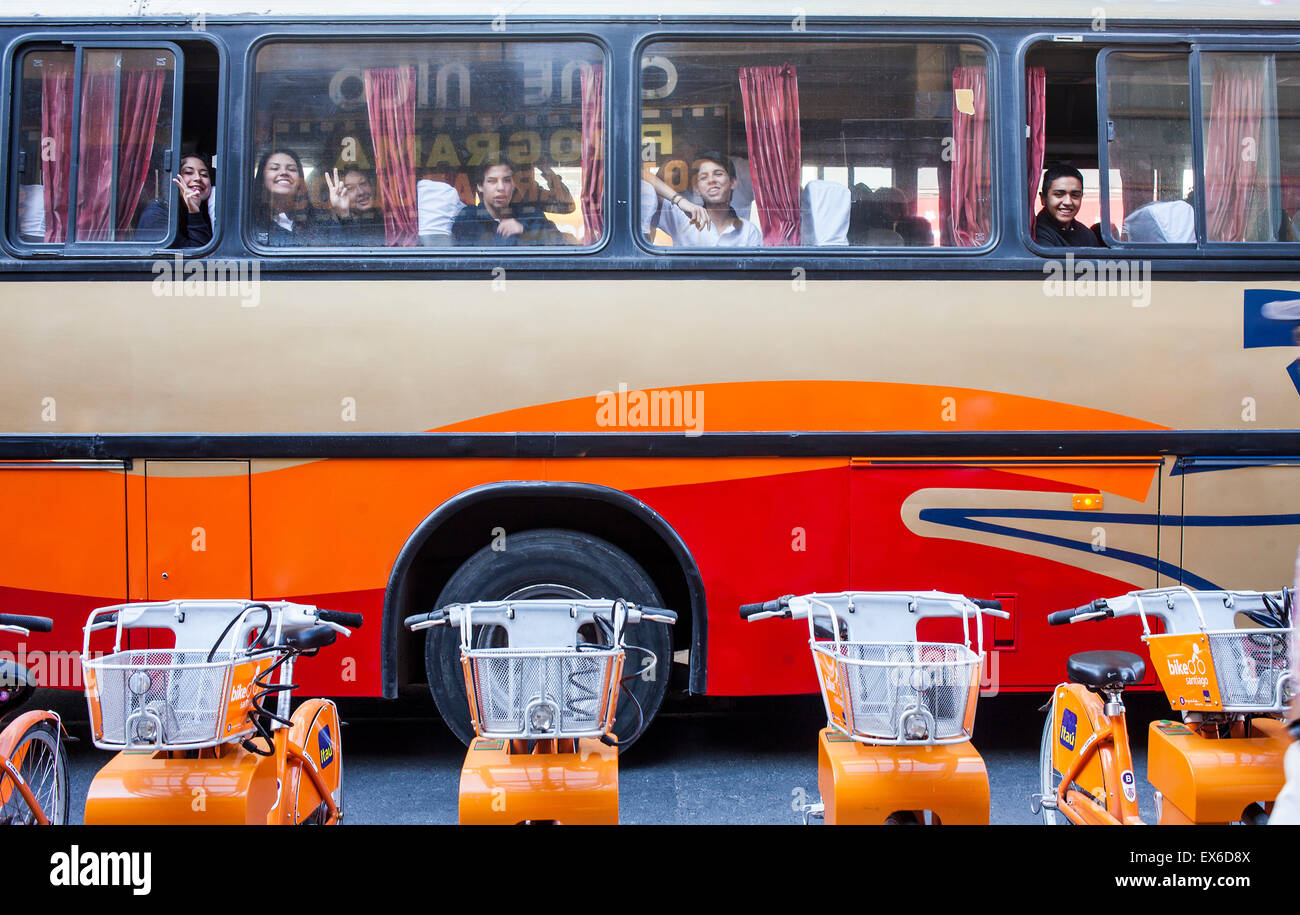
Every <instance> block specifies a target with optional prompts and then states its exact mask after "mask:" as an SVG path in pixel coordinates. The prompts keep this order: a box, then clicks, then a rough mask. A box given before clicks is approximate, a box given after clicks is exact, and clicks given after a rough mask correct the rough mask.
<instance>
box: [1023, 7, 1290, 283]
mask: <svg viewBox="0 0 1300 915" xmlns="http://www.w3.org/2000/svg"><path fill="white" fill-rule="evenodd" d="M1066 41H1068V42H1070V43H1071V44H1082V45H1083V46H1084V47H1090V48H1094V49H1095V50H1096V52H1097V60H1096V65H1095V70H1094V72H1095V74H1096V80H1097V86H1096V92H1097V125H1096V130H1097V159H1098V169H1097V173H1098V183H1099V186H1098V193H1099V195H1100V202H1101V207H1102V209H1101V213H1102V217H1101V218H1102V230H1103V232H1104V234H1105V238H1104V239H1103V241H1104V242H1105V244H1106V247H1101V248H1068V249H1062V248H1058V247H1048V246H1046V245H1041V244H1039V243H1038V242H1037V241H1035V240H1034V238H1033V235H1032V234H1031V232H1030V219H1031V214H1026V213H1023V212H1022V213H1021V214H1020V216H1019V217H1018V219H1017V230H1018V232H1019V234H1020V237H1021V242H1022V243H1023V244H1024V246H1025V249H1026V250H1027V251H1029V252H1030V253H1031V254H1034V255H1036V256H1038V257H1039V258H1040V259H1048V260H1050V259H1054V258H1060V257H1061V256H1062V252H1063V251H1066V250H1068V251H1070V252H1072V253H1073V254H1074V257H1075V259H1076V260H1079V259H1107V258H1129V259H1150V260H1156V261H1160V260H1183V261H1210V260H1217V261H1221V262H1222V261H1234V260H1235V261H1245V260H1274V259H1295V258H1296V257H1297V256H1298V255H1300V242H1280V241H1268V242H1262V241H1256V242H1221V241H1219V242H1216V241H1209V240H1208V239H1207V237H1206V233H1207V231H1208V229H1207V222H1206V213H1205V205H1206V199H1205V191H1204V185H1205V151H1204V123H1203V117H1202V111H1203V107H1202V105H1203V100H1202V88H1201V58H1200V55H1201V53H1203V52H1207V53H1208V52H1225V51H1227V52H1232V51H1235V52H1241V53H1252V52H1253V53H1275V54H1284V53H1291V54H1300V39H1295V38H1287V37H1281V36H1276V35H1245V36H1233V35H1205V36H1188V35H1175V34H1170V33H1167V32H1163V33H1151V32H1113V33H1111V32H1099V33H1069V34H1065V33H1062V32H1037V33H1033V34H1030V35H1026V36H1025V37H1024V39H1023V40H1022V41H1021V43H1020V46H1019V49H1018V51H1017V53H1016V62H1015V71H1016V73H1017V74H1018V76H1019V80H1018V82H1019V86H1018V87H1017V89H1016V99H1017V104H1016V109H1017V114H1018V118H1019V120H1018V121H1017V123H1028V99H1027V97H1026V89H1025V73H1026V68H1027V67H1028V63H1027V60H1028V55H1029V52H1030V51H1032V50H1034V49H1036V48H1039V47H1042V46H1050V45H1051V44H1052V43H1053V42H1066ZM1114 51H1157V52H1173V51H1183V52H1185V53H1187V55H1188V80H1189V105H1190V106H1191V108H1192V110H1191V112H1190V116H1191V131H1192V133H1191V136H1192V158H1193V166H1194V167H1193V176H1192V180H1193V187H1194V189H1195V201H1196V202H1195V204H1194V209H1195V213H1196V241H1195V242H1194V243H1179V244H1153V243H1134V242H1121V241H1119V240H1118V239H1113V238H1111V236H1110V231H1109V229H1110V224H1109V221H1108V220H1109V215H1110V212H1109V211H1110V199H1109V194H1108V191H1109V186H1110V176H1109V172H1108V170H1107V168H1108V166H1109V162H1110V156H1109V150H1107V149H1106V148H1105V147H1106V139H1105V138H1106V113H1107V112H1106V105H1105V100H1106V85H1105V70H1104V67H1103V58H1104V57H1106V56H1107V55H1108V54H1109V53H1111V52H1114ZM1049 76H1050V71H1049ZM1014 146H1015V158H1016V161H1017V162H1018V163H1019V166H1020V168H1019V170H1020V172H1021V173H1022V174H1027V171H1028V169H1027V165H1028V161H1027V160H1028V150H1027V148H1026V144H1025V142H1024V141H1023V139H1022V138H1019V137H1017V138H1016V140H1015V142H1014Z"/></svg>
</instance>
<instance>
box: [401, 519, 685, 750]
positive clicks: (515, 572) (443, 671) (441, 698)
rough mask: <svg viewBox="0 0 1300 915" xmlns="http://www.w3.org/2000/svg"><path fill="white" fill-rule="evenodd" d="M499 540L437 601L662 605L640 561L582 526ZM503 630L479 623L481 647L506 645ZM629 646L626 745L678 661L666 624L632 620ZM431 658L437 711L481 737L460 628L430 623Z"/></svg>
mask: <svg viewBox="0 0 1300 915" xmlns="http://www.w3.org/2000/svg"><path fill="white" fill-rule="evenodd" d="M493 546H497V544H495V543H494V544H492V545H489V546H485V547H484V548H483V549H481V550H479V551H478V552H477V553H475V554H474V555H473V556H471V557H470V558H469V559H467V560H465V562H464V564H463V565H461V567H460V568H459V569H457V570H456V572H455V573H454V574H453V575H452V576H451V578H450V579H448V581H447V584H446V586H445V587H443V589H442V592H441V593H440V594H439V595H438V600H437V606H438V607H445V606H447V605H448V604H457V603H469V602H471V601H485V600H507V599H514V600H527V599H540V598H548V597H549V598H574V599H584V598H593V599H604V598H616V597H622V598H624V599H626V600H629V601H632V602H634V603H638V604H647V605H649V606H652V607H659V606H663V604H662V600H663V598H662V597H661V596H660V594H659V589H658V588H656V587H655V584H654V582H653V581H652V580H651V578H650V576H649V575H647V574H646V572H645V570H644V569H643V568H641V566H640V565H639V564H638V563H637V562H636V560H634V559H633V558H632V557H631V556H629V555H628V554H627V553H625V552H623V551H622V550H620V549H619V548H618V547H616V546H614V545H613V544H612V543H609V542H608V541H606V540H602V539H600V538H599V537H593V536H591V535H590V534H584V533H582V532H580V531H571V530H561V529H544V530H533V531H522V532H521V533H518V534H510V535H508V536H507V537H506V538H505V543H504V544H503V546H504V549H502V548H498V549H493ZM502 635H503V633H502V632H501V631H499V630H496V629H494V627H486V626H485V627H482V628H480V627H477V626H476V627H475V632H474V633H473V635H472V638H473V641H474V644H475V645H476V646H478V647H485V648H486V647H492V646H495V645H501V644H503V641H502V638H501V637H502ZM627 645H628V650H627V659H626V661H625V662H624V665H623V677H624V683H623V689H622V690H621V691H620V693H619V698H618V714H617V716H616V717H615V719H614V733H615V734H616V735H617V736H618V739H619V748H620V750H621V749H625V748H626V747H628V746H630V745H631V744H632V743H633V742H634V741H635V739H636V737H637V736H639V733H638V732H639V731H643V730H644V728H645V726H646V725H648V724H649V723H650V720H651V719H652V718H654V716H655V713H656V712H658V711H659V706H660V705H661V704H662V703H663V699H664V695H665V693H667V691H668V679H669V672H670V670H671V668H672V663H673V656H672V636H671V633H670V631H669V628H668V626H667V625H665V624H663V623H640V624H638V625H636V626H629V627H628V629H627ZM634 646H635V647H634ZM637 648H641V649H645V650H644V651H638V650H637ZM646 651H649V652H653V654H654V656H655V658H656V662H655V665H654V667H653V668H650V667H649V666H648V664H647V660H648V655H647V654H646ZM424 664H425V672H426V674H427V676H428V679H429V690H430V691H431V692H432V693H433V701H434V702H435V703H436V704H437V706H438V713H439V714H440V715H441V716H442V719H443V721H445V722H446V723H447V726H448V727H449V728H451V730H452V732H453V733H454V734H455V735H456V736H457V737H459V738H460V739H461V741H462V742H463V743H465V744H468V743H469V742H470V740H472V739H473V737H474V726H473V724H472V723H471V721H470V716H469V699H468V698H467V696H466V693H465V678H464V673H463V672H462V669H461V664H460V633H459V631H458V630H456V629H453V628H451V627H449V626H435V627H433V628H432V629H429V630H428V633H427V635H426V640H425V646H424Z"/></svg>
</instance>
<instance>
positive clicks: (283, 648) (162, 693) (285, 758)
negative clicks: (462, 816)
mask: <svg viewBox="0 0 1300 915" xmlns="http://www.w3.org/2000/svg"><path fill="white" fill-rule="evenodd" d="M343 624H346V625H349V626H352V627H354V628H355V627H357V626H360V625H361V617H360V616H359V615H358V614H352V613H341V612H337V611H331V610H318V609H317V608H315V607H310V606H306V605H302V604H293V603H289V602H286V601H278V602H270V603H265V602H261V601H247V600H172V601H154V602H139V603H132V604H119V605H116V606H113V607H103V608H100V609H97V610H94V611H92V612H91V614H90V617H89V618H88V619H87V621H86V627H85V643H84V646H83V652H82V665H83V670H84V673H85V690H86V701H87V705H88V708H89V711H90V724H91V736H92V739H93V741H94V744H95V746H96V747H99V748H100V749H104V750H115V751H118V752H117V753H116V755H114V756H113V758H112V759H111V760H110V761H109V762H108V764H107V765H105V766H104V768H103V769H101V770H100V771H99V773H98V774H97V775H96V776H95V778H94V779H93V780H92V782H91V784H90V790H89V793H88V795H87V798H86V812H85V822H86V824H87V825H146V824H176V823H202V824H204V825H280V824H299V823H321V824H332V823H337V822H339V821H340V820H341V819H342V806H341V805H342V762H341V758H340V756H341V742H340V736H341V735H340V721H339V715H338V709H337V708H336V707H335V705H334V703H333V702H331V701H329V700H327V699H310V700H308V701H306V702H304V703H302V704H301V705H299V706H298V708H297V709H294V710H293V713H292V714H290V713H289V694H290V692H291V691H292V690H293V688H294V686H293V683H292V671H293V661H294V658H295V657H296V656H298V655H300V654H303V653H305V652H314V651H315V650H316V649H318V648H320V647H323V646H325V645H328V644H330V643H332V642H333V641H334V638H335V634H336V633H338V632H342V633H344V634H347V633H348V630H347V629H346V628H344V625H343ZM107 629H113V630H115V639H114V646H113V651H112V652H111V653H110V654H107V655H104V656H102V657H98V656H93V655H92V654H91V652H90V638H91V634H92V633H94V632H97V631H100V630H107ZM132 629H136V630H170V631H171V632H172V634H173V636H174V640H175V647H173V648H128V647H124V644H125V641H126V640H125V639H124V633H127V632H129V631H130V630H132ZM277 674H278V679H275V680H272V677H274V676H276V675H277ZM272 698H273V699H275V700H276V705H275V707H274V710H272V708H270V707H268V704H267V703H268V702H269V700H270V699H272Z"/></svg>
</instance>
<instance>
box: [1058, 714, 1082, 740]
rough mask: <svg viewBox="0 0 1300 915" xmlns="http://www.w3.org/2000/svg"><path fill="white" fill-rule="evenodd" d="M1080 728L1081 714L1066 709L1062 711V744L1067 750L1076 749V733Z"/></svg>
mask: <svg viewBox="0 0 1300 915" xmlns="http://www.w3.org/2000/svg"><path fill="white" fill-rule="evenodd" d="M1078 729H1079V716H1078V715H1076V714H1074V712H1072V711H1070V710H1069V709H1066V710H1065V711H1063V712H1061V734H1060V739H1061V746H1063V747H1065V748H1066V749H1067V750H1073V749H1074V740H1075V733H1076V732H1077V731H1078Z"/></svg>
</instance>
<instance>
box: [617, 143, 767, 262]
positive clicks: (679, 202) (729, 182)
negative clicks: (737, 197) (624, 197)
mask: <svg viewBox="0 0 1300 915" xmlns="http://www.w3.org/2000/svg"><path fill="white" fill-rule="evenodd" d="M694 167H695V192H696V193H697V194H699V195H700V200H702V201H703V202H704V205H703V206H700V205H698V204H695V203H692V202H691V201H689V200H687V199H686V198H685V197H683V196H682V195H681V194H679V193H678V192H677V191H675V190H673V188H672V187H671V186H670V185H668V184H667V183H665V182H664V181H662V180H660V179H659V178H658V177H657V176H656V175H655V174H654V173H653V172H652V171H651V170H650V168H649V167H647V168H646V169H645V171H644V172H643V174H642V179H643V180H644V181H646V183H648V184H650V185H651V186H652V187H653V188H654V189H655V192H656V193H657V194H658V195H659V196H660V197H662V198H664V200H666V201H667V202H668V204H667V206H666V207H664V208H663V210H662V212H661V213H660V215H659V228H661V229H663V230H664V231H665V232H667V233H668V234H669V235H670V236H672V239H673V244H674V245H675V246H677V247H680V248H758V247H761V246H762V244H763V235H762V233H761V232H759V231H758V227H757V226H755V225H754V224H753V223H751V222H749V221H747V220H744V219H741V218H740V217H739V216H737V215H736V211H735V209H733V208H732V206H731V198H732V195H733V194H734V193H735V191H736V187H737V185H738V184H739V181H738V179H737V178H736V166H735V165H734V164H733V163H732V161H731V159H730V158H728V157H727V156H723V155H722V154H720V153H717V152H706V153H701V154H700V157H699V158H698V159H697V160H696V161H695V166H694Z"/></svg>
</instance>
